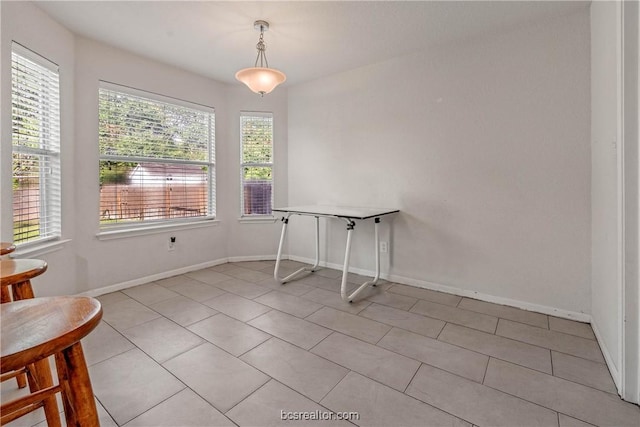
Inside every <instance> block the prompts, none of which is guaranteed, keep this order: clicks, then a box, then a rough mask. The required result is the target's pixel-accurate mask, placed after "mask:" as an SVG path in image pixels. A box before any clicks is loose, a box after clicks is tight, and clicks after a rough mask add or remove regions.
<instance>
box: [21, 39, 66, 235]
mask: <svg viewBox="0 0 640 427" xmlns="http://www.w3.org/2000/svg"><path fill="white" fill-rule="evenodd" d="M59 86H60V85H59V75H58V66H57V65H55V64H53V63H52V62H50V61H48V60H47V59H45V58H43V57H41V56H39V55H37V54H35V53H33V52H31V51H30V50H28V49H26V48H24V47H22V46H21V45H19V44H17V43H13V44H12V46H11V139H12V170H13V205H12V206H13V241H14V243H17V244H20V243H26V242H32V241H41V240H46V239H51V238H56V237H59V236H60V228H61V226H60V223H61V201H60V199H61V197H60V186H61V184H60V88H59Z"/></svg>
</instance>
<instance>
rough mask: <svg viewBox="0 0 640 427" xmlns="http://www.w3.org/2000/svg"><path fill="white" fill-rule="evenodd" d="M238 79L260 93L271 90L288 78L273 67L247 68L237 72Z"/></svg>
mask: <svg viewBox="0 0 640 427" xmlns="http://www.w3.org/2000/svg"><path fill="white" fill-rule="evenodd" d="M236 79H238V80H240V81H241V82H242V83H244V84H246V85H247V86H248V87H249V89H251V90H252V91H254V92H255V93H259V94H260V95H264V94H265V93H269V92H271V91H272V90H273V89H275V88H276V86H278V85H279V84H280V83H282V82H284V81H285V80H286V79H287V76H285V75H284V73H282V72H281V71H278V70H275V69H273V68H263V67H254V68H245V69H242V70H240V71H238V72H237V73H236Z"/></svg>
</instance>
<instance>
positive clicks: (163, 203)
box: [99, 82, 215, 228]
mask: <svg viewBox="0 0 640 427" xmlns="http://www.w3.org/2000/svg"><path fill="white" fill-rule="evenodd" d="M99 116H100V117H99V132H100V135H99V144H100V225H101V227H102V228H108V227H112V226H125V225H135V226H140V225H143V224H144V225H146V224H150V225H151V224H156V223H163V222H167V221H188V220H193V219H206V218H213V217H215V203H214V200H215V161H214V159H215V151H214V149H215V116H214V111H213V109H212V108H210V107H204V106H201V105H197V104H192V103H188V102H185V101H180V100H176V99H173V98H167V97H163V96H160V95H155V94H151V93H147V92H142V91H138V90H135V89H130V88H124V87H122V86H116V85H113V84H110V83H105V82H101V84H100V89H99Z"/></svg>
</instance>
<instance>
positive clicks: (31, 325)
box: [0, 297, 102, 373]
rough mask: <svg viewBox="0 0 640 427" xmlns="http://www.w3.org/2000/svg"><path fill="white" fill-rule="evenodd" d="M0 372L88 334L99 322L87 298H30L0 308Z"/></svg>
mask: <svg viewBox="0 0 640 427" xmlns="http://www.w3.org/2000/svg"><path fill="white" fill-rule="evenodd" d="M0 317H2V323H1V324H0V328H1V330H0V334H1V335H2V340H1V341H0V347H1V352H2V359H1V360H0V365H1V366H2V373H4V372H9V371H12V370H15V369H19V368H21V367H23V366H26V363H32V362H33V361H34V360H32V359H33V358H34V357H35V358H38V357H40V358H42V357H46V356H49V355H51V354H54V353H57V352H59V351H62V350H63V349H65V348H67V347H69V346H71V345H73V344H75V343H76V342H78V341H80V340H81V339H82V338H83V337H85V336H86V335H88V334H89V332H91V331H92V330H93V329H94V328H95V327H96V326H98V324H99V323H100V319H102V307H101V305H100V302H99V301H98V300H96V299H94V298H90V297H45V298H33V299H26V300H21V301H15V302H8V303H5V304H2V305H0Z"/></svg>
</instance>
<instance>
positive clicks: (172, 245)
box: [168, 237, 176, 251]
mask: <svg viewBox="0 0 640 427" xmlns="http://www.w3.org/2000/svg"><path fill="white" fill-rule="evenodd" d="M175 248H176V238H175V237H169V247H168V250H170V251H172V250H174V249H175Z"/></svg>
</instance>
